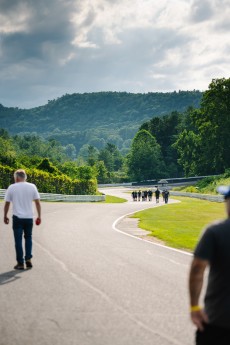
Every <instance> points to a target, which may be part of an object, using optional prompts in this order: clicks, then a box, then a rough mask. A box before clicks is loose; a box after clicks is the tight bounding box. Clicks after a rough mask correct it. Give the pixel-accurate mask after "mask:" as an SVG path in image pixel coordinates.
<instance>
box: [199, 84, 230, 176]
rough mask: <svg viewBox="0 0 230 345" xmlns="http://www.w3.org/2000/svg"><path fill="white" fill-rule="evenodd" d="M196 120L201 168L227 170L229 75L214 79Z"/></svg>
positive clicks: (203, 170)
mask: <svg viewBox="0 0 230 345" xmlns="http://www.w3.org/2000/svg"><path fill="white" fill-rule="evenodd" d="M193 121H194V124H195V126H196V128H197V131H198V133H199V136H200V141H201V153H200V155H201V156H200V164H201V165H200V171H199V172H200V173H203V174H210V173H222V172H224V171H225V169H227V168H229V167H230V154H229V147H230V135H229V133H230V79H225V78H223V79H213V80H212V82H211V84H210V85H209V89H208V90H207V91H206V92H205V93H204V95H203V98H202V101H201V108H200V111H196V112H194V113H193ZM202 162H205V163H206V164H202Z"/></svg>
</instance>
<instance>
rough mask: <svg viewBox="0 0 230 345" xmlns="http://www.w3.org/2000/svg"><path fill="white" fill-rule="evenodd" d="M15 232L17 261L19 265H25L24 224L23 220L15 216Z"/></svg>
mask: <svg viewBox="0 0 230 345" xmlns="http://www.w3.org/2000/svg"><path fill="white" fill-rule="evenodd" d="M13 231H14V241H15V250H16V260H17V262H18V264H20V265H23V264H24V259H23V248H22V234H23V223H22V220H21V219H20V218H18V217H16V216H13Z"/></svg>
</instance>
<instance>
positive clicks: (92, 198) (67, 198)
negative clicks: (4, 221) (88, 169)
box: [0, 189, 105, 202]
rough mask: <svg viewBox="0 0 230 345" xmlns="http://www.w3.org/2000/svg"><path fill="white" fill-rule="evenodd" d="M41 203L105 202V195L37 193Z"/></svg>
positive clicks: (2, 197)
mask: <svg viewBox="0 0 230 345" xmlns="http://www.w3.org/2000/svg"><path fill="white" fill-rule="evenodd" d="M5 193H6V190H5V189H0V199H4V196H5ZM39 194H40V197H41V200H42V201H54V202H58V201H64V202H98V201H105V195H66V194H52V193H39Z"/></svg>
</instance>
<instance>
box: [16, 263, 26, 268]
mask: <svg viewBox="0 0 230 345" xmlns="http://www.w3.org/2000/svg"><path fill="white" fill-rule="evenodd" d="M14 269H15V270H24V264H20V263H17V265H16V266H14Z"/></svg>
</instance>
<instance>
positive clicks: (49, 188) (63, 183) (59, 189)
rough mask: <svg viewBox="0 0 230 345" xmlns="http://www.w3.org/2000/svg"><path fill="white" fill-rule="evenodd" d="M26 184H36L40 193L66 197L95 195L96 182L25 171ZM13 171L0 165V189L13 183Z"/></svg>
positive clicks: (29, 170) (37, 171)
mask: <svg viewBox="0 0 230 345" xmlns="http://www.w3.org/2000/svg"><path fill="white" fill-rule="evenodd" d="M26 172H27V178H28V182H31V183H34V184H36V186H37V188H38V190H39V191H40V192H41V193H55V194H68V195H90V194H96V192H97V182H96V180H95V179H87V180H86V179H81V180H80V179H75V180H72V179H70V178H69V177H67V176H65V175H58V176H55V175H53V174H51V173H48V172H45V171H40V170H37V169H27V170H26ZM13 173H14V169H13V168H10V167H6V166H2V165H0V188H2V189H6V188H8V186H9V184H11V183H13V179H12V176H13Z"/></svg>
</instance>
